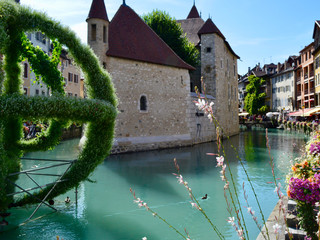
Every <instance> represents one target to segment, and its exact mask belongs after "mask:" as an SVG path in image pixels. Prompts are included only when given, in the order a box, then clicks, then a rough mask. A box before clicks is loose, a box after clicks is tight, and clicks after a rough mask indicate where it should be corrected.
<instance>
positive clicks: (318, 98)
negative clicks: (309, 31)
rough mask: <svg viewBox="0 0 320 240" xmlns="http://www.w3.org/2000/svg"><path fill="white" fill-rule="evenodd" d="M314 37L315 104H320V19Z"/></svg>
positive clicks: (315, 27) (316, 24)
mask: <svg viewBox="0 0 320 240" xmlns="http://www.w3.org/2000/svg"><path fill="white" fill-rule="evenodd" d="M313 39H314V52H313V58H314V79H315V80H314V82H315V93H314V95H315V98H314V101H315V106H320V21H315V24H314V30H313Z"/></svg>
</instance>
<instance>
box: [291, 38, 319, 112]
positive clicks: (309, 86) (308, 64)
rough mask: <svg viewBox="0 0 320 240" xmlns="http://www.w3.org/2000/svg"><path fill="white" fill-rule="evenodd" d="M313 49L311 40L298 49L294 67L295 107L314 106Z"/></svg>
mask: <svg viewBox="0 0 320 240" xmlns="http://www.w3.org/2000/svg"><path fill="white" fill-rule="evenodd" d="M313 51H314V43H313V42H312V43H310V44H309V45H308V46H306V47H305V48H303V49H302V50H301V51H300V59H299V61H298V66H297V69H296V89H297V105H296V108H297V109H300V108H313V107H314V106H315V101H314V100H315V83H314V67H313V55H312V53H313Z"/></svg>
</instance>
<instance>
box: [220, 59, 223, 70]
mask: <svg viewBox="0 0 320 240" xmlns="http://www.w3.org/2000/svg"><path fill="white" fill-rule="evenodd" d="M220 64H221V68H223V60H222V59H221V60H220Z"/></svg>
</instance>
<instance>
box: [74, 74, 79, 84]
mask: <svg viewBox="0 0 320 240" xmlns="http://www.w3.org/2000/svg"><path fill="white" fill-rule="evenodd" d="M73 78H74V82H75V83H78V82H79V76H78V75H76V74H74V76H73Z"/></svg>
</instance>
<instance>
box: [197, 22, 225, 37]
mask: <svg viewBox="0 0 320 240" xmlns="http://www.w3.org/2000/svg"><path fill="white" fill-rule="evenodd" d="M210 33H216V34H218V35H219V36H220V37H222V38H223V40H225V39H226V38H225V37H224V36H223V34H222V33H221V32H220V30H219V28H217V26H216V25H215V24H214V23H213V22H212V20H211V19H210V18H208V20H207V21H206V22H205V23H204V25H203V26H202V28H201V29H200V30H199V32H198V34H199V35H201V34H210Z"/></svg>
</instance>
